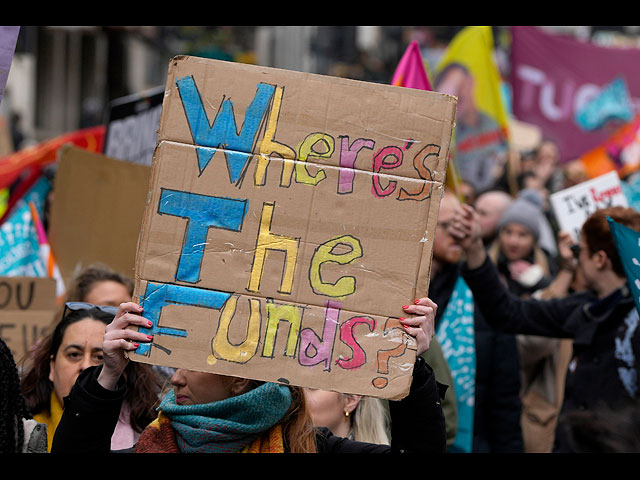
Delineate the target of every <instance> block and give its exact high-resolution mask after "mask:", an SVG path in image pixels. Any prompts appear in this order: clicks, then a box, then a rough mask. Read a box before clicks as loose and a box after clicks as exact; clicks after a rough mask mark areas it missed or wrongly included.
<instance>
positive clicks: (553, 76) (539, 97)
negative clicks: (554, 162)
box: [511, 26, 640, 161]
mask: <svg viewBox="0 0 640 480" xmlns="http://www.w3.org/2000/svg"><path fill="white" fill-rule="evenodd" d="M511 32H512V40H513V42H512V45H511V60H512V68H511V85H512V87H513V105H512V108H513V114H514V116H515V117H516V118H517V119H518V120H521V121H523V122H528V123H532V124H535V125H538V126H539V127H540V128H541V129H542V132H543V135H544V136H545V137H547V138H550V139H551V140H554V141H555V142H556V143H557V144H558V146H559V148H560V152H561V156H562V160H563V161H568V160H572V159H575V158H577V157H579V156H581V155H582V154H584V153H586V152H588V151H590V150H591V149H593V148H594V147H596V146H597V145H599V144H600V143H602V142H604V141H605V140H606V139H607V138H608V137H609V136H610V135H611V133H612V132H611V129H610V128H607V127H610V125H607V124H602V125H601V128H595V129H592V130H586V129H585V128H583V127H581V126H580V125H579V124H578V120H577V118H578V119H579V118H580V117H579V116H578V114H579V113H580V112H582V111H583V110H582V109H583V107H585V106H586V105H587V104H588V103H589V102H590V101H592V100H594V99H595V98H596V97H598V95H599V94H601V93H602V91H603V90H604V89H605V88H606V87H608V86H610V85H611V84H612V82H614V81H615V80H617V79H622V80H623V81H624V82H625V84H626V86H627V88H628V94H629V97H630V99H629V100H630V104H631V107H632V109H633V111H632V112H631V113H632V115H633V116H635V115H636V114H637V113H638V106H639V105H640V49H638V48H617V47H615V48H614V47H601V46H597V45H594V44H592V43H588V42H583V41H579V40H577V39H574V38H572V37H569V36H564V35H557V34H549V33H546V32H544V31H543V30H541V29H540V28H537V27H531V26H521V27H520V26H517V27H512V29H511ZM591 113H592V114H594V113H595V112H591ZM618 126H619V125H618Z"/></svg>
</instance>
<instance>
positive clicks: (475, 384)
mask: <svg viewBox="0 0 640 480" xmlns="http://www.w3.org/2000/svg"><path fill="white" fill-rule="evenodd" d="M459 205H460V202H459V201H458V199H457V198H456V197H455V195H453V194H451V193H445V195H444V196H443V198H442V201H441V203H440V212H439V215H438V225H437V227H436V232H435V238H434V245H433V260H432V264H431V281H430V286H429V298H431V299H432V300H433V301H434V302H435V303H436V304H437V305H438V310H437V313H436V337H437V339H438V341H439V343H440V344H441V346H442V351H443V353H444V357H445V359H446V361H447V363H448V364H449V368H450V370H451V373H452V376H453V380H454V390H455V393H456V400H457V411H458V426H457V435H456V438H455V441H454V443H453V445H452V446H451V447H450V448H449V451H450V452H478V453H480V452H496V453H497V452H522V451H523V442H522V430H521V427H520V412H521V404H520V398H519V390H520V377H519V362H518V350H517V346H516V341H515V337H514V336H513V335H511V334H503V333H498V332H495V331H493V330H492V329H491V328H490V327H489V326H488V324H487V323H486V321H485V320H484V318H483V317H482V315H481V314H480V312H479V311H478V309H477V308H475V300H474V298H473V295H472V293H471V291H470V290H469V288H468V287H467V285H466V284H465V282H464V280H463V279H462V276H461V275H460V271H461V267H462V252H463V250H462V248H461V247H460V245H459V244H458V243H457V242H456V240H455V239H454V238H453V237H452V236H451V235H450V234H449V233H448V231H447V229H448V226H449V223H450V222H451V221H452V220H453V218H454V215H455V212H456V209H457V208H458V207H459Z"/></svg>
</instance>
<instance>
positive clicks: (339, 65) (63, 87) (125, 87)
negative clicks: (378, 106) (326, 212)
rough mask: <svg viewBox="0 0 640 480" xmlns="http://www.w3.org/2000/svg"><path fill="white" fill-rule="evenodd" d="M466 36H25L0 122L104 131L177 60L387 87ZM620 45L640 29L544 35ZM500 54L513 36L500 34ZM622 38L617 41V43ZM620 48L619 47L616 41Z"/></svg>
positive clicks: (227, 32)
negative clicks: (411, 49) (111, 113)
mask: <svg viewBox="0 0 640 480" xmlns="http://www.w3.org/2000/svg"><path fill="white" fill-rule="evenodd" d="M462 28H464V27H462V26H458V27H456V26H208V27H204V26H203V27H198V26H188V27H180V26H66V27H65V26H59V27H48V26H25V27H21V32H20V36H19V39H18V45H17V47H16V52H15V56H14V59H13V62H12V65H11V70H10V73H9V79H8V82H7V87H6V91H5V96H4V98H3V101H2V103H1V104H0V115H2V116H4V117H6V118H12V121H15V122H18V126H19V128H20V130H21V131H22V134H23V136H24V139H25V140H24V142H23V143H22V144H21V145H17V147H18V148H20V147H24V146H27V145H29V144H32V143H37V142H40V141H43V140H46V139H49V138H52V137H55V136H57V135H60V134H62V133H65V132H70V131H74V130H77V129H79V128H83V127H88V126H94V125H99V124H103V123H104V122H105V120H106V113H107V111H108V106H109V102H111V101H112V100H115V99H117V98H120V97H124V96H127V95H130V94H134V93H141V92H144V91H145V90H149V89H153V88H156V87H158V86H161V85H164V83H165V79H166V72H167V67H168V64H169V61H170V59H171V58H172V57H173V56H175V55H183V54H184V55H195V56H202V57H207V58H217V59H221V60H229V61H237V62H243V63H253V64H257V65H263V66H269V67H276V68H284V69H289V70H297V71H303V72H310V73H319V74H326V75H333V76H342V77H348V78H353V79H356V80H365V81H370V82H379V83H388V82H390V80H391V77H392V75H393V70H394V68H395V66H396V65H397V62H398V60H399V59H400V57H401V55H402V53H403V52H404V49H405V48H406V46H407V45H408V44H409V42H411V41H412V40H417V41H418V43H419V44H420V45H421V48H422V51H423V55H424V58H425V61H426V62H427V64H428V65H435V62H436V61H437V59H438V56H439V55H440V54H441V53H442V52H443V51H444V49H445V47H446V44H447V43H448V42H449V41H450V40H451V38H453V36H454V35H455V34H456V33H457V32H458V31H459V30H460V29H462ZM543 28H547V29H551V30H554V29H555V31H558V32H559V33H568V34H571V35H574V36H576V37H578V38H584V39H594V38H596V37H597V36H598V35H600V37H599V38H600V39H602V40H603V41H604V42H609V44H611V42H615V41H616V40H615V39H616V38H619V37H616V36H615V34H618V33H621V34H625V35H626V37H625V38H636V37H635V35H636V34H637V33H638V29H639V28H640V27H543ZM494 29H495V33H496V36H495V37H496V41H497V43H498V47H501V46H502V47H504V48H508V47H507V46H505V45H504V43H505V42H508V40H504V38H506V36H505V35H503V34H504V32H505V31H506V29H507V27H494ZM612 35H614V36H612ZM612 39H613V40H612Z"/></svg>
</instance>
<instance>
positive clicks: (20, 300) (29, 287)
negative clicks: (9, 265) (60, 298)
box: [0, 277, 57, 362]
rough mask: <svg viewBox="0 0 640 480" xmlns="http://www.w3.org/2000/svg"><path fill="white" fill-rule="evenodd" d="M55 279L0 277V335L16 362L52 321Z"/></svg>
mask: <svg viewBox="0 0 640 480" xmlns="http://www.w3.org/2000/svg"><path fill="white" fill-rule="evenodd" d="M56 309H57V302H56V281H55V280H54V279H52V278H44V277H0V337H1V338H2V340H4V342H5V343H6V344H7V346H8V347H9V349H10V350H11V353H12V354H13V357H14V359H15V361H16V362H20V361H21V359H22V358H23V356H24V355H25V354H26V353H27V352H28V351H29V348H30V347H31V346H32V345H33V344H34V343H35V341H36V340H38V339H39V338H41V337H42V335H43V334H44V333H45V332H46V330H47V329H48V328H49V327H50V326H51V324H52V323H53V321H54V320H55V314H56V311H57V310H56Z"/></svg>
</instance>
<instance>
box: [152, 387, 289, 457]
mask: <svg viewBox="0 0 640 480" xmlns="http://www.w3.org/2000/svg"><path fill="white" fill-rule="evenodd" d="M291 401H292V398H291V391H290V390H289V388H288V387H287V386H285V385H279V384H276V383H264V384H262V385H260V386H259V387H258V388H255V389H253V390H251V391H249V392H247V393H245V394H242V395H238V396H235V397H230V398H227V399H225V400H221V401H218V402H212V403H206V404H200V405H178V404H176V400H175V394H174V392H173V390H171V391H170V392H169V393H168V394H167V395H166V396H165V397H164V399H163V400H162V402H161V403H160V406H159V407H158V410H160V411H161V412H162V413H163V414H164V415H165V416H167V417H168V418H169V419H170V420H171V426H172V427H173V429H174V431H175V433H176V440H177V442H178V446H179V447H180V451H182V452H184V453H215V452H220V453H233V452H237V451H239V450H241V449H242V448H243V447H245V446H247V445H249V444H250V443H251V442H252V441H253V440H254V439H255V438H257V437H258V435H260V434H261V433H262V432H265V431H267V430H268V429H269V428H271V427H272V426H274V425H276V424H278V423H279V422H280V420H282V418H283V417H284V414H285V413H286V412H287V410H288V409H289V406H290V405H291Z"/></svg>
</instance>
